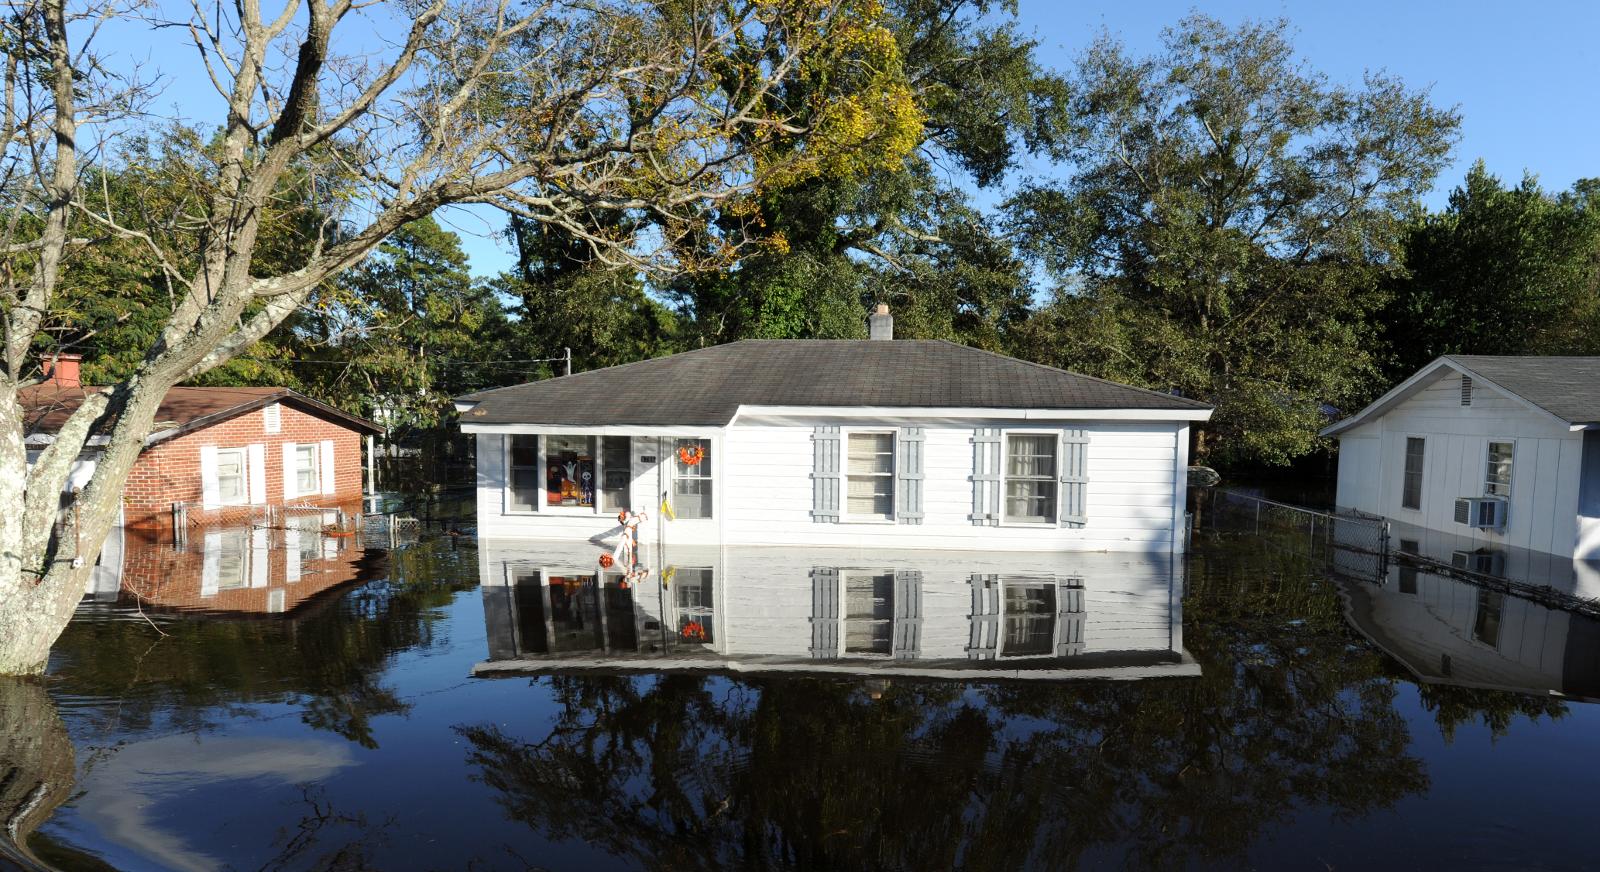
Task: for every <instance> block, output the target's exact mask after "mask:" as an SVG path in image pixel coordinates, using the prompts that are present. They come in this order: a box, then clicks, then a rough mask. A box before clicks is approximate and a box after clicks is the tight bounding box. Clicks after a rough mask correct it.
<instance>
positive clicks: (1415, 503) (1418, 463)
mask: <svg viewBox="0 0 1600 872" xmlns="http://www.w3.org/2000/svg"><path fill="white" fill-rule="evenodd" d="M1426 448H1427V440H1426V439H1422V438H1419V437H1417V436H1409V437H1407V438H1406V475H1405V482H1404V485H1405V486H1404V487H1403V488H1402V489H1401V492H1400V507H1401V508H1404V509H1420V508H1422V468H1423V463H1422V461H1423V452H1424V451H1425V450H1426Z"/></svg>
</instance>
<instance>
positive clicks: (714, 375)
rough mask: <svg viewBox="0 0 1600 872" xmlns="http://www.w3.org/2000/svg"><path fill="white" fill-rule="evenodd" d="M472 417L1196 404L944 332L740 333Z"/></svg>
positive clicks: (508, 419)
mask: <svg viewBox="0 0 1600 872" xmlns="http://www.w3.org/2000/svg"><path fill="white" fill-rule="evenodd" d="M456 402H457V404H458V405H459V406H461V407H463V408H464V409H466V415H467V416H468V419H469V420H471V421H472V423H474V424H499V423H506V424H513V423H536V424H553V425H562V426H585V425H608V424H632V425H647V426H648V425H664V426H670V425H700V426H722V425H725V424H727V423H728V422H729V421H730V420H732V418H733V416H734V415H735V413H737V411H738V410H739V408H740V407H741V406H766V407H772V406H789V407H843V406H856V407H860V406H866V407H882V408H905V409H912V408H916V409H929V408H938V409H1020V410H1044V409H1051V410H1111V409H1141V410H1152V411H1174V412H1203V411H1205V410H1208V409H1210V408H1211V407H1210V406H1208V405H1206V404H1205V403H1201V402H1197V401H1195V400H1190V399H1185V398H1183V397H1177V396H1173V395H1171V394H1164V393H1159V392H1157V391H1151V390H1145V389H1143V388H1136V387H1130V386H1128V385H1123V384H1118V383H1116V382H1111V381H1106V380H1105V379H1099V378H1093V377H1091V376H1086V375H1080V374H1078V373H1074V372H1068V371H1066V370H1061V369H1056V368H1054V367H1049V366H1044V365H1042V364H1037V363H1029V362H1028V361H1024V360H1018V359H1016V358H1013V357H1007V356H1005V355H1002V354H995V353H993V352H989V351H983V350H981V349H977V348H970V347H968V346H964V345H958V344H956V343H953V342H947V341H944V340H894V341H888V342H884V341H873V340H850V339H839V340H830V339H747V340H743V341H739V342H732V343H728V344H726V345H716V346H712V347H710V348H703V349H699V350H696V351H687V352H683V353H681V354H674V355H671V356H669V357H660V358H655V359H653V360H645V361H640V362H637V363H629V364H623V365H621V366H613V367H608V368H606V369H597V370H592V371H589V372H583V373H576V374H573V375H569V376H562V377H560V378H553V379H547V380H544V381H537V382H530V383H527V384H520V385H514V386H511V387H505V388H496V389H493V390H486V391H479V392H477V393H473V394H468V395H466V396H463V397H460V398H458V399H457V400H456Z"/></svg>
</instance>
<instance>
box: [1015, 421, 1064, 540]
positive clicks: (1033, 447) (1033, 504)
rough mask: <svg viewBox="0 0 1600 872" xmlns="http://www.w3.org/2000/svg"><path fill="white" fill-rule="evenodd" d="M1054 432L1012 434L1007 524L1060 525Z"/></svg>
mask: <svg viewBox="0 0 1600 872" xmlns="http://www.w3.org/2000/svg"><path fill="white" fill-rule="evenodd" d="M1059 444H1060V440H1059V438H1058V437H1057V435H1056V434H1054V433H1010V434H1007V436H1006V467H1005V469H1006V472H1005V493H1006V508H1005V519H1006V520H1007V521H1013V522H1019V523H1025V524H1054V523H1055V522H1056V489H1057V487H1058V486H1059V485H1058V482H1057V478H1056V450H1057V447H1058V446H1059Z"/></svg>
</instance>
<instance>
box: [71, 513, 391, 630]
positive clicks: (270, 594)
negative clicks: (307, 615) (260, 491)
mask: <svg viewBox="0 0 1600 872" xmlns="http://www.w3.org/2000/svg"><path fill="white" fill-rule="evenodd" d="M338 517H339V515H338V512H337V511H335V510H326V511H322V510H318V511H301V512H289V513H286V514H285V515H284V516H283V517H282V519H281V521H278V522H277V526H275V527H270V528H269V527H260V526H253V525H248V524H246V525H234V526H221V525H213V526H208V527H197V528H195V529H194V530H193V531H192V533H191V535H190V537H189V540H188V543H187V544H186V545H181V546H180V545H174V544H173V543H172V542H171V540H170V538H169V537H162V536H160V535H159V534H158V533H156V532H153V531H144V530H140V529H136V528H125V529H122V530H114V531H113V532H112V536H111V537H110V538H109V539H108V540H107V543H106V546H105V547H104V548H103V549H102V551H101V555H100V561H99V563H98V564H97V565H96V567H95V571H94V574H93V576H92V577H91V579H90V582H89V590H88V591H87V593H88V596H89V597H90V598H91V599H92V600H95V601H116V600H123V601H126V602H128V603H129V604H132V603H133V602H135V601H137V602H138V603H139V604H140V605H141V606H143V607H145V608H155V609H173V610H184V611H190V610H194V611H208V612H219V613H228V614H239V615H252V614H255V615H267V614H280V613H288V612H292V611H294V610H295V609H296V608H297V607H299V606H300V605H302V604H304V603H306V602H307V601H309V600H311V599H313V598H314V597H316V596H317V595H318V594H321V593H323V592H324V591H327V590H330V589H332V588H336V587H339V586H341V585H344V584H346V583H348V582H351V581H355V580H357V579H359V578H363V577H366V575H367V573H366V571H365V568H364V561H365V557H366V555H365V553H364V551H363V550H362V548H361V547H360V541H359V537H358V536H356V535H352V534H349V533H344V534H339V533H336V532H334V527H335V525H336V522H337V520H338Z"/></svg>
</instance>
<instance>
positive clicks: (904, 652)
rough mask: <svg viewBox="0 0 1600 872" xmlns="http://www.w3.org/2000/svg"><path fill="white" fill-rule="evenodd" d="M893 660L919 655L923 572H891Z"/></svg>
mask: <svg viewBox="0 0 1600 872" xmlns="http://www.w3.org/2000/svg"><path fill="white" fill-rule="evenodd" d="M892 645H893V647H892V648H891V649H890V653H891V655H892V656H893V657H894V659H896V660H915V659H917V657H918V656H920V655H921V654H922V571H921V570H917V569H897V570H895V573H894V641H893V642H892Z"/></svg>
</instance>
